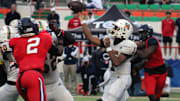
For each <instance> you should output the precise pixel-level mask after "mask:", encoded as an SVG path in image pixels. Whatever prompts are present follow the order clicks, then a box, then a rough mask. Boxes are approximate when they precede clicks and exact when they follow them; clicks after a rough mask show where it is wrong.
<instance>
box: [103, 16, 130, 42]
mask: <svg viewBox="0 0 180 101" xmlns="http://www.w3.org/2000/svg"><path fill="white" fill-rule="evenodd" d="M113 25H114V28H111V29H107V30H106V31H107V34H109V35H110V36H111V37H113V38H124V39H125V40H126V39H128V38H129V36H130V34H131V33H132V32H133V26H132V24H131V23H130V22H129V21H127V20H125V19H119V20H117V21H116V22H114V23H113Z"/></svg>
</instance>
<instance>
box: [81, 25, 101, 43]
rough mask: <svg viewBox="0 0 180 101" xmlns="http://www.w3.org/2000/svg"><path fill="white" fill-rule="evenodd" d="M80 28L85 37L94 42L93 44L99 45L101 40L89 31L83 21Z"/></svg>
mask: <svg viewBox="0 0 180 101" xmlns="http://www.w3.org/2000/svg"><path fill="white" fill-rule="evenodd" d="M82 28H83V31H84V34H85V36H86V39H87V40H89V41H91V42H92V43H94V44H95V45H98V46H101V41H100V39H99V38H97V37H94V36H92V33H91V32H90V30H89V28H88V27H87V25H86V24H85V23H83V24H82Z"/></svg>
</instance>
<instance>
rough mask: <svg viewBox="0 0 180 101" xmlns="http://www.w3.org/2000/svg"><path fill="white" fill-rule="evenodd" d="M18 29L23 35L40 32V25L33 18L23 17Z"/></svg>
mask: <svg viewBox="0 0 180 101" xmlns="http://www.w3.org/2000/svg"><path fill="white" fill-rule="evenodd" d="M18 31H19V34H20V35H21V36H23V35H30V36H32V35H37V34H38V33H39V29H38V25H37V24H36V23H35V21H33V20H32V19H31V18H22V19H21V20H20V21H19V23H18Z"/></svg>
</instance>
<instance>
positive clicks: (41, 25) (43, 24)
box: [37, 20, 49, 31]
mask: <svg viewBox="0 0 180 101" xmlns="http://www.w3.org/2000/svg"><path fill="white" fill-rule="evenodd" d="M37 24H38V28H39V31H43V30H46V31H47V30H49V25H48V22H47V21H45V20H37Z"/></svg>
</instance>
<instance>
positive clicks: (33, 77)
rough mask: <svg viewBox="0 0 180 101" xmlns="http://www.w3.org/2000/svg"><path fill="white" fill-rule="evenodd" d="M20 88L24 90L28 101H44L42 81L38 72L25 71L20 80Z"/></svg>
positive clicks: (44, 94)
mask: <svg viewBox="0 0 180 101" xmlns="http://www.w3.org/2000/svg"><path fill="white" fill-rule="evenodd" d="M20 84H21V86H20V88H21V91H22V88H24V89H26V92H23V93H25V95H26V96H27V98H28V101H46V100H47V99H46V92H45V85H44V79H43V76H42V74H41V73H40V72H38V71H35V70H28V71H25V72H24V74H23V76H22V78H21V79H20Z"/></svg>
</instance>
